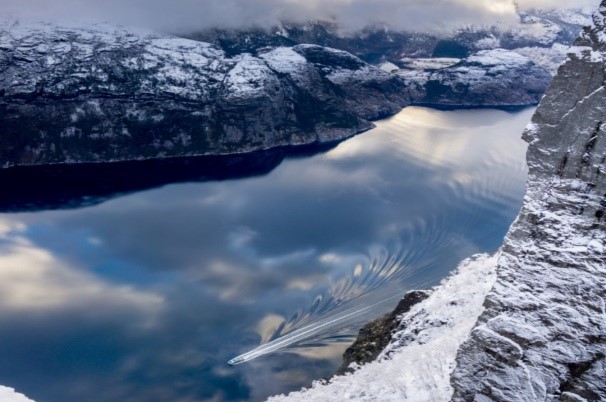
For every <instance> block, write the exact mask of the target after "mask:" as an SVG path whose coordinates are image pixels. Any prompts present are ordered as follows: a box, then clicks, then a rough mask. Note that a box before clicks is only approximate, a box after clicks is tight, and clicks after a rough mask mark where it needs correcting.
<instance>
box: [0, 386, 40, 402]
mask: <svg viewBox="0 0 606 402" xmlns="http://www.w3.org/2000/svg"><path fill="white" fill-rule="evenodd" d="M0 402H34V401H33V400H31V399H29V398H27V397H26V396H25V395H23V394H20V393H18V392H16V391H15V390H14V389H13V388H8V387H3V386H0Z"/></svg>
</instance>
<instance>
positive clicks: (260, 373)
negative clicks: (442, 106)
mask: <svg viewBox="0 0 606 402" xmlns="http://www.w3.org/2000/svg"><path fill="white" fill-rule="evenodd" d="M531 114H532V110H525V111H522V112H516V113H507V112H503V111H494V110H473V111H471V110H468V111H435V110H431V109H424V108H408V109H405V110H404V111H403V112H402V113H401V114H399V115H398V116H395V117H393V118H391V119H388V120H385V121H382V122H380V123H379V124H378V126H379V127H378V128H377V129H375V130H372V131H370V132H368V133H365V134H363V135H360V136H358V137H355V138H353V139H351V140H348V141H346V142H344V143H342V144H340V145H339V146H337V147H336V148H334V149H331V150H328V151H325V152H321V153H319V154H317V155H315V156H306V157H299V158H294V159H292V158H287V159H286V160H284V161H282V157H278V158H277V159H276V158H275V157H272V158H269V160H268V161H265V162H262V163H257V164H258V165H259V166H251V168H250V171H248V170H247V169H246V168H245V166H246V164H247V163H252V165H255V163H253V162H250V161H244V165H242V163H240V164H239V165H238V166H239V167H238V169H240V170H239V171H241V173H242V175H248V176H249V177H246V178H241V179H235V178H234V177H236V176H238V174H234V175H230V176H229V177H221V174H218V175H217V174H215V175H212V174H211V175H204V174H200V175H193V177H187V174H186V175H185V176H183V174H182V172H181V174H180V175H178V176H175V177H174V180H172V181H187V180H194V179H201V180H206V181H201V182H196V183H185V184H173V185H167V186H164V187H162V188H157V189H151V190H144V191H139V192H135V191H138V190H141V189H145V188H147V187H152V186H154V185H158V184H164V183H168V182H171V177H170V174H164V175H163V176H168V177H158V176H157V175H161V176H162V174H161V173H159V172H158V171H155V170H153V169H150V170H149V175H148V180H147V181H146V182H145V183H143V184H141V185H133V186H132V187H129V186H128V182H129V180H128V179H129V178H132V177H133V176H129V175H128V174H127V173H126V172H123V173H122V174H121V173H120V172H115V171H114V172H109V173H103V172H102V171H101V172H98V173H97V174H98V175H103V174H107V175H110V176H111V177H116V178H118V177H121V180H122V182H123V183H122V184H120V185H119V186H117V187H116V188H105V190H103V191H97V190H98V189H97V190H95V191H96V193H95V191H93V193H95V194H92V193H91V194H92V196H89V195H87V194H89V193H86V194H84V195H85V196H82V194H80V195H79V194H77V192H74V191H73V190H69V188H68V187H69V186H67V187H66V186H64V187H65V188H64V189H63V190H62V191H63V192H62V195H61V196H60V197H57V196H53V194H47V197H46V198H45V197H43V196H42V195H41V194H42V193H44V192H45V191H46V190H44V191H41V192H40V191H39V193H36V191H33V190H32V189H31V188H30V187H28V186H27V184H28V183H29V180H31V182H32V183H35V182H36V180H35V178H30V179H26V178H24V177H26V176H27V175H26V176H21V177H22V178H21V179H20V180H15V179H14V177H13V178H12V179H10V178H7V177H8V176H4V178H3V177H2V176H0V186H1V188H2V190H1V191H2V192H3V197H0V198H1V199H2V203H3V204H2V207H3V208H4V210H5V211H6V210H11V211H19V210H35V211H36V212H20V213H5V214H0V384H3V385H7V386H11V387H15V388H17V389H18V390H19V391H20V392H23V393H26V394H27V395H28V396H29V397H30V398H32V399H35V400H37V401H38V402H47V401H48V402H70V401H90V402H97V401H99V402H100V401H122V402H127V401H133V402H134V401H137V402H139V401H140V402H153V401H162V402H164V401H175V402H180V401H183V402H186V401H187V402H191V401H205V400H213V401H222V400H260V399H263V398H265V397H267V396H268V395H271V394H275V393H282V392H287V391H289V390H293V389H298V388H299V387H301V386H304V385H308V384H310V383H311V381H312V380H313V379H314V378H319V377H322V376H325V375H329V374H330V373H331V372H332V371H333V370H334V369H335V367H336V366H337V365H338V364H339V357H340V355H341V353H342V352H343V350H344V349H345V347H346V346H347V344H346V342H347V341H348V340H350V339H351V335H352V334H354V333H355V328H356V324H357V322H358V321H363V320H365V319H368V318H370V317H373V316H377V315H379V314H381V313H384V312H385V311H386V310H387V309H389V308H390V306H392V305H395V304H396V303H397V300H394V301H393V303H391V304H389V303H388V304H389V306H388V305H387V304H380V305H378V307H376V309H373V311H370V312H368V311H366V312H364V313H363V314H361V315H363V317H358V320H349V321H348V322H344V323H342V324H348V325H349V326H348V327H347V328H345V329H342V328H340V326H339V325H336V326H334V327H332V328H329V330H328V331H324V333H323V337H321V338H318V337H315V338H312V339H309V340H307V341H306V343H305V344H304V345H303V346H300V347H296V348H293V347H290V348H288V349H287V350H282V351H280V352H278V353H275V354H270V355H266V356H263V357H261V358H259V359H257V360H254V361H252V362H249V363H247V364H243V365H239V366H235V367H230V366H228V365H227V364H226V362H227V361H228V360H229V359H231V358H232V357H234V356H235V355H237V354H240V353H243V352H246V351H248V350H250V349H253V348H255V347H256V346H258V345H259V344H260V343H261V341H268V340H270V339H271V338H272V337H275V336H277V335H278V334H284V333H287V332H288V331H289V330H292V329H296V328H300V327H301V326H304V325H308V324H312V325H313V324H314V323H315V322H319V321H321V320H322V319H323V318H324V317H326V316H330V315H331V314H334V312H335V311H336V312H339V311H342V310H343V309H349V311H351V309H354V310H355V309H356V308H359V307H364V306H367V305H369V303H370V302H369V301H377V300H381V299H384V298H385V297H384V295H387V294H390V295H391V294H399V293H400V292H404V291H406V290H408V289H413V288H420V287H428V286H431V285H434V284H436V283H438V282H439V281H440V280H441V279H442V278H444V277H445V276H446V275H447V274H448V272H449V271H450V270H452V269H453V268H454V267H455V266H456V265H457V263H458V262H459V261H460V260H461V259H463V258H465V257H467V256H469V255H471V254H473V253H476V252H491V251H494V250H495V249H496V248H497V247H498V246H499V244H500V243H501V241H502V238H503V236H504V234H505V233H506V231H507V228H508V227H509V225H510V224H511V222H512V221H513V219H514V217H515V215H516V214H517V210H518V209H519V207H520V205H521V200H522V197H523V190H524V182H525V177H526V173H525V172H526V171H525V164H524V152H525V144H523V142H522V141H521V140H519V136H520V133H521V131H522V128H523V127H524V126H525V125H526V123H527V122H528V121H529V119H530V116H531ZM240 162H242V161H240ZM242 166H244V168H242ZM220 167H221V166H220ZM222 169H223V168H222V167H221V168H220V169H218V170H219V171H222ZM272 169H273V170H272ZM236 170H237V169H236ZM247 172H248V173H247ZM251 172H254V174H256V175H254V174H253V175H252V176H251V175H250V173H251ZM215 173H216V172H215ZM228 178H229V179H230V180H218V179H228ZM55 179H56V178H55ZM3 180H4V183H2V181H3ZM116 180H118V179H116ZM44 181H45V180H39V183H38V184H37V187H38V189H39V188H41V187H44V186H43V185H42V184H40V183H42V182H44ZM108 182H115V180H108ZM124 183H126V184H124ZM83 186H84V185H83ZM48 187H51V188H52V186H48ZM84 187H86V186H84ZM84 187H83V188H84ZM28 188H29V190H28ZM88 190H90V189H88ZM88 190H87V191H88ZM28 191H29V193H31V194H30V195H29V196H28V194H26V193H28ZM117 193H124V194H125V195H122V196H118V194H117ZM127 193H128V194H127ZM32 194H33V195H34V196H33V198H32V196H31V195H32ZM28 197H29V198H28ZM36 197H37V198H36ZM43 198H44V202H38V203H36V202H34V201H35V200H36V199H39V200H40V199H43ZM32 200H33V201H32ZM85 205H90V206H88V207H85ZM45 208H63V209H60V210H54V211H52V210H51V211H45V210H44V209H45ZM394 292H395V293H394ZM375 310H376V311H375ZM285 322H286V325H284V323H285Z"/></svg>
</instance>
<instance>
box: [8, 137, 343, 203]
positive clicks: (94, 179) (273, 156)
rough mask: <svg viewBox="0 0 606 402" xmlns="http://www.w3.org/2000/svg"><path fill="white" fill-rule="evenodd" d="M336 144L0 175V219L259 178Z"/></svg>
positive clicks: (36, 168)
mask: <svg viewBox="0 0 606 402" xmlns="http://www.w3.org/2000/svg"><path fill="white" fill-rule="evenodd" d="M337 145H338V142H333V143H326V144H320V145H304V146H298V147H280V148H276V149H271V150H265V151H257V152H250V153H246V154H236V155H225V156H199V157H186V158H168V159H151V160H144V161H131V162H112V163H82V164H60V165H48V166H19V167H12V168H7V169H0V186H1V187H2V188H5V189H7V188H8V189H10V191H3V192H2V193H0V213H18V212H36V211H44V210H57V209H75V208H84V207H89V206H92V205H98V204H101V203H103V202H105V201H108V200H111V199H113V198H116V197H120V196H123V195H127V194H131V193H134V192H138V191H144V190H150V189H154V188H157V187H162V186H165V185H169V184H176V183H187V182H206V181H221V180H234V179H243V178H249V177H255V176H263V175H266V174H268V173H269V172H271V171H272V170H274V169H275V168H277V167H278V166H280V164H281V163H282V162H283V161H284V159H286V158H302V157H309V156H313V155H316V154H318V153H322V152H327V151H329V150H331V149H333V148H334V147H335V146H337Z"/></svg>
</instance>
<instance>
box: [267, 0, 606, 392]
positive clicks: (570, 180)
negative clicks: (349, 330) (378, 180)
mask: <svg viewBox="0 0 606 402" xmlns="http://www.w3.org/2000/svg"><path fill="white" fill-rule="evenodd" d="M605 55H606V0H604V1H603V2H602V4H601V6H600V8H599V11H598V12H597V13H596V14H595V15H594V17H593V23H592V25H591V26H590V27H588V28H586V29H585V30H584V31H583V33H582V34H581V36H580V38H579V39H577V41H576V42H575V46H574V47H573V48H572V49H571V52H570V54H569V56H568V59H567V61H566V62H565V64H564V65H563V66H562V67H561V68H560V69H559V71H558V75H557V76H556V78H555V80H554V82H553V83H552V85H551V86H550V89H549V90H548V91H547V94H546V96H545V98H544V99H543V100H542V101H541V104H540V106H539V108H538V109H537V111H536V114H535V115H534V117H533V120H532V123H531V124H530V125H529V126H528V128H527V129H526V131H525V132H524V139H525V140H526V141H527V142H529V144H530V145H529V150H528V155H527V159H528V165H529V169H530V175H529V180H528V184H527V194H526V197H525V199H524V206H523V208H522V210H521V212H520V215H519V217H518V219H517V221H516V222H515V223H514V224H513V226H512V228H511V230H510V232H509V233H508V235H507V237H506V239H505V242H504V244H503V246H502V248H501V250H500V251H499V253H497V255H496V256H494V257H493V258H486V257H477V258H476V259H475V260H472V261H466V262H464V263H463V264H462V265H461V267H459V269H458V270H457V271H456V272H455V273H454V274H453V276H452V277H450V278H448V279H447V280H446V281H445V282H444V283H443V284H442V285H441V286H438V287H437V288H435V289H434V290H433V292H432V294H431V296H429V298H428V299H427V300H425V301H421V302H419V303H417V304H416V305H414V306H413V307H412V308H411V309H410V311H408V312H406V313H404V314H402V315H400V316H399V317H398V318H397V329H396V330H395V331H393V332H392V334H391V342H390V345H389V346H388V347H387V348H386V349H385V350H384V351H383V353H382V354H381V355H380V356H379V358H378V361H375V362H373V363H370V364H368V365H365V366H362V367H361V368H359V369H358V370H357V371H356V372H354V373H353V374H351V375H348V376H343V377H337V378H335V379H333V380H332V381H331V383H329V384H323V383H316V384H315V385H314V387H313V388H312V389H311V390H307V391H303V392H299V393H294V394H292V395H291V396H290V397H277V398H274V399H273V400H276V401H277V400H301V401H303V400H304V401H314V400H317V401H320V400H326V399H331V398H336V397H337V396H338V398H340V399H341V400H356V401H373V400H381V401H404V400H407V401H420V400H423V401H448V400H454V401H476V402H491V401H494V402H510V401H528V402H531V401H532V402H535V401H566V402H572V401H574V402H580V401H604V400H606V380H605V378H606V221H605V219H606V218H605V211H606V176H605V173H606V132H605V131H606V126H605V125H604V122H606V75H605V72H604V71H605V67H606V59H605V58H604V56H605ZM385 325H386V326H388V328H390V327H393V325H394V323H393V320H387V321H386V324H385ZM380 330H381V329H380V328H379V329H378V331H379V332H380ZM362 335H363V336H365V334H362ZM358 343H359V344H362V345H364V340H359V341H358Z"/></svg>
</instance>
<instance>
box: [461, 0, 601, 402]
mask: <svg viewBox="0 0 606 402" xmlns="http://www.w3.org/2000/svg"><path fill="white" fill-rule="evenodd" d="M605 51H606V1H603V2H602V4H601V6H600V9H599V12H598V13H596V14H595V15H594V17H593V24H592V26H590V27H588V28H586V29H585V30H584V31H583V33H582V34H581V36H580V38H579V39H578V40H577V41H576V42H575V47H573V48H572V52H571V54H570V55H569V58H568V60H567V61H566V62H565V64H564V65H563V66H562V67H560V69H559V71H558V74H557V76H556V78H555V80H554V82H553V83H552V85H551V87H550V89H549V91H548V92H547V94H546V96H545V98H544V99H543V101H542V102H541V104H540V106H539V108H538V110H537V112H536V114H535V116H534V117H533V120H532V123H531V124H530V125H529V127H528V129H527V130H526V132H525V133H524V139H525V140H526V141H528V142H529V144H530V147H529V151H528V164H529V168H530V178H529V181H528V185H527V195H526V198H525V204H524V207H523V210H522V211H521V213H520V215H519V217H518V219H517V221H516V223H515V224H514V225H513V227H512V228H511V231H510V233H509V235H508V236H507V238H506V241H505V244H504V245H503V249H502V255H501V258H500V260H499V264H498V279H497V281H496V284H495V286H494V288H493V289H492V291H491V292H490V293H489V295H488V297H487V298H486V302H485V308H486V310H485V312H484V313H483V314H482V316H481V317H480V319H479V321H478V324H477V326H476V327H475V328H474V330H473V331H472V332H471V335H470V338H469V340H468V341H467V342H465V344H464V345H463V346H462V347H461V349H460V351H459V355H458V358H457V363H458V365H457V368H456V370H455V372H454V374H453V377H452V383H453V386H454V389H455V393H454V400H456V401H472V400H474V401H503V402H505V401H512V400H516V401H554V400H559V401H601V400H606V304H605V303H606V253H605V251H606V219H605V217H604V214H605V210H606V176H605V174H606V162H605V161H606V126H605V125H604V122H606V87H605V83H606V82H605V81H606V76H605V73H604V69H605V66H606V60H605V59H604V56H605V54H606V53H605Z"/></svg>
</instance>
